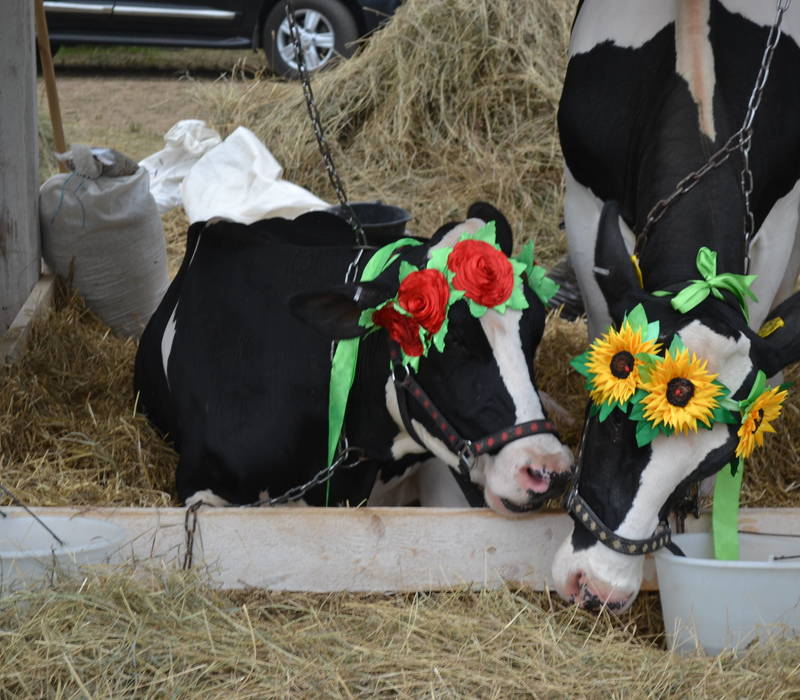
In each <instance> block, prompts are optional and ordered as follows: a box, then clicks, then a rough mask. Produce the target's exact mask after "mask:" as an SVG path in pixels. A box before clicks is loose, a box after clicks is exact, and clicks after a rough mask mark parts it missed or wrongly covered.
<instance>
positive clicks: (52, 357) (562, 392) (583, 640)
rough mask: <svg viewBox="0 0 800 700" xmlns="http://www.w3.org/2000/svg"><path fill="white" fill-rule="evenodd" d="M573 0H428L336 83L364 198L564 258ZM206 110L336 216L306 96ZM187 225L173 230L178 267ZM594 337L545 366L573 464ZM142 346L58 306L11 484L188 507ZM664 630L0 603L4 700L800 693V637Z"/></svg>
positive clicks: (62, 596)
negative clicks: (745, 646) (758, 641)
mask: <svg viewBox="0 0 800 700" xmlns="http://www.w3.org/2000/svg"><path fill="white" fill-rule="evenodd" d="M574 4H575V3H574V2H573V0H537V2H536V3H524V2H512V1H511V0H492V2H485V1H483V0H440V1H437V2H425V1H424V0H408V1H407V3H406V4H405V5H404V6H403V7H402V8H401V10H400V11H399V13H398V14H397V16H396V17H395V18H394V20H393V21H392V23H391V24H390V25H389V26H388V27H387V28H386V29H385V30H383V31H382V32H381V33H380V34H379V35H378V36H376V37H374V38H373V39H372V40H371V41H370V42H369V43H368V44H367V45H366V47H365V48H364V50H363V51H362V52H361V54H360V55H359V56H357V57H356V58H354V59H352V60H350V61H348V62H347V63H345V64H343V65H341V66H339V67H338V68H337V69H335V70H333V71H329V72H328V73H326V74H324V75H321V76H318V77H316V78H315V81H314V85H315V91H316V94H317V98H318V101H319V106H320V111H321V113H322V118H323V121H324V124H325V126H326V129H327V132H328V135H329V138H330V141H331V145H332V148H333V152H334V157H335V160H336V162H337V164H338V167H339V170H340V172H341V175H342V178H343V179H344V181H345V185H346V187H347V189H348V192H349V195H350V198H351V200H367V199H376V198H380V199H383V200H384V201H387V202H390V203H395V204H400V205H402V206H404V207H406V208H407V209H409V210H410V211H411V212H412V213H413V215H414V217H415V218H414V222H413V224H412V227H413V230H414V231H416V232H419V233H425V234H427V233H430V232H432V231H433V230H435V228H436V227H438V226H439V225H440V224H441V223H442V222H444V221H446V220H448V219H452V218H456V217H459V216H462V215H463V212H464V211H465V209H466V207H467V206H468V205H469V203H471V202H472V201H473V200H475V199H485V200H487V201H490V202H493V203H494V204H496V205H497V206H498V207H499V208H500V209H501V210H502V211H504V212H505V213H506V214H507V216H508V217H509V219H510V221H511V224H512V227H513V228H514V230H515V231H516V234H517V241H518V243H521V242H522V241H524V240H527V239H533V240H535V241H536V246H537V251H538V255H539V257H540V258H541V259H542V260H543V261H544V262H545V263H548V264H551V263H553V262H554V261H555V260H557V259H558V257H559V256H560V255H562V254H563V251H564V242H563V236H562V235H561V233H560V232H559V222H560V216H561V215H560V207H561V196H562V169H561V164H560V153H559V149H558V142H557V137H556V132H555V107H556V104H557V100H558V95H559V91H560V79H561V76H562V74H563V69H564V50H565V48H564V47H565V45H566V40H567V36H568V32H569V26H570V21H571V15H572V12H573V10H574ZM203 99H204V100H206V101H207V102H208V103H209V104H211V105H212V107H213V108H214V111H215V113H216V122H217V123H216V126H217V127H218V128H220V129H221V130H222V131H223V132H225V131H230V130H231V129H232V128H233V127H235V126H236V125H238V124H245V125H247V126H249V127H250V128H252V129H254V130H255V131H256V132H257V133H258V135H259V136H260V137H262V139H263V140H264V141H265V143H267V145H268V146H269V147H270V149H271V150H273V152H274V153H275V155H276V156H277V157H278V159H279V160H280V161H281V162H283V163H284V165H285V166H286V177H287V178H288V179H290V180H292V181H294V182H297V183H299V184H302V185H304V186H306V187H308V188H310V189H311V190H312V191H314V192H316V193H319V194H320V195H321V196H323V197H327V198H329V199H331V200H333V193H332V190H331V188H330V185H329V184H328V182H327V179H326V176H325V173H324V170H323V168H322V167H321V165H320V159H319V154H318V151H317V148H316V144H315V142H314V140H313V135H312V131H311V129H310V127H309V124H308V120H307V115H306V112H305V106H304V104H303V100H302V96H301V93H300V90H299V89H298V86H297V85H294V84H286V83H281V82H269V81H259V80H255V81H244V82H243V81H232V82H229V83H223V84H218V85H215V86H213V87H212V88H204V95H203ZM185 227H186V221H185V219H184V218H183V216H182V214H180V213H172V214H170V215H167V216H166V217H165V229H166V232H167V243H168V249H169V251H170V257H171V261H172V268H173V271H174V270H175V269H176V267H177V264H178V262H179V259H180V256H181V254H182V250H183V235H184V231H185ZM585 333H586V331H585V326H584V324H583V323H581V322H577V323H570V322H567V321H564V320H562V319H560V318H558V317H557V316H553V317H551V318H550V319H549V321H548V326H547V330H546V333H545V338H544V342H543V343H542V346H541V348H540V351H539V356H538V360H537V368H538V377H539V381H540V384H541V387H542V388H543V389H544V390H545V391H547V392H548V393H549V394H550V395H551V396H552V397H553V398H554V399H555V400H556V401H558V402H559V403H560V404H561V405H562V406H563V407H564V409H565V410H566V414H567V415H568V416H569V415H571V416H573V417H574V420H572V421H570V420H569V419H565V418H564V417H561V416H556V420H557V422H558V423H559V430H560V431H561V433H562V435H563V436H564V437H565V439H566V440H567V441H568V442H569V444H571V445H572V446H573V447H575V445H576V442H577V436H578V431H579V428H580V425H579V423H580V416H582V413H583V406H584V402H585V393H584V390H583V387H582V380H581V379H580V377H578V376H577V375H576V374H575V373H574V372H573V371H572V370H570V369H569V366H568V360H569V358H570V357H571V356H573V355H575V354H578V353H579V352H581V351H582V350H583V348H584V345H585ZM134 353H135V346H134V344H133V343H132V342H129V341H122V340H120V339H118V338H115V337H113V336H112V335H110V333H109V332H108V330H107V329H106V328H105V327H104V326H103V325H102V324H101V323H100V322H99V321H98V320H97V319H96V318H94V317H93V316H92V314H90V313H89V312H87V311H86V310H85V309H84V308H83V307H82V305H81V303H80V301H79V300H78V299H76V298H74V297H69V295H68V294H67V295H65V294H62V295H61V296H60V302H59V305H58V308H57V309H56V311H55V312H54V313H53V314H52V315H51V316H50V318H48V319H47V320H46V321H45V322H43V323H39V324H37V326H36V327H35V331H34V334H33V339H32V343H31V346H30V350H29V352H28V353H27V354H26V355H25V356H24V357H23V358H22V360H21V361H20V362H19V363H18V364H16V365H14V366H12V367H10V368H7V369H5V370H2V372H0V479H2V483H3V484H4V485H5V486H7V487H9V488H11V489H12V490H14V491H15V492H16V493H17V494H18V496H19V497H20V498H21V499H22V500H23V501H24V502H26V503H29V504H31V505H75V504H89V503H93V504H103V505H110V504H126V505H139V506H152V505H167V504H170V503H172V498H173V496H172V470H173V467H174V463H175V455H174V453H173V452H172V451H171V450H170V449H169V447H168V446H166V445H165V444H164V443H163V442H162V441H161V440H160V439H159V438H158V437H157V436H156V435H155V434H154V432H153V431H152V429H151V428H150V427H149V425H148V424H147V422H146V421H145V420H144V419H142V418H141V417H140V416H137V415H136V414H135V410H134V408H135V406H134V397H133V396H132V364H133V356H134ZM797 374H798V371H797V370H796V369H795V370H792V371H791V372H790V376H789V379H790V380H791V379H796V377H797ZM799 415H800V398H798V396H797V392H795V394H794V395H793V397H792V398H791V399H790V401H789V404H788V405H787V407H786V409H785V415H784V418H783V420H782V422H781V423H780V429H779V430H780V432H779V434H778V435H777V436H772V437H771V438H770V440H769V445H770V448H769V449H768V450H763V451H762V454H760V455H759V456H757V457H756V458H754V459H752V460H751V461H750V463H749V464H748V466H747V480H746V484H745V492H744V497H743V502H744V503H745V504H747V505H753V506H798V505H800V477H798V474H797V472H798V470H797V467H796V454H797V450H796V446H797V445H796V442H797V440H798V436H800V417H799ZM0 504H2V502H0ZM660 632H661V621H660V613H659V611H658V603H657V598H655V597H654V596H652V595H643V596H641V597H640V600H639V601H638V602H637V604H636V607H635V609H634V612H633V613H631V614H630V615H628V616H625V617H624V618H623V619H622V620H621V621H612V620H609V619H608V618H607V617H606V616H604V615H601V616H600V618H599V619H598V618H597V617H596V616H594V615H587V614H584V613H581V612H578V611H576V610H574V609H571V608H569V607H566V606H563V605H562V604H561V603H559V602H557V601H551V600H550V599H549V598H548V597H547V596H546V595H536V594H532V593H529V592H518V591H500V592H491V593H489V592H487V593H482V594H478V593H458V592H454V593H442V594H431V595H417V596H410V597H409V596H373V597H364V596H354V595H337V596H325V597H320V596H304V595H270V594H265V593H257V592H249V593H239V594H226V593H221V592H214V591H212V590H210V589H209V588H208V587H207V586H206V585H204V583H203V581H202V580H200V579H198V578H197V577H196V576H194V575H190V574H180V573H165V572H160V573H155V574H153V575H152V577H149V578H141V577H140V578H131V577H130V576H128V575H127V574H125V573H123V574H112V575H109V576H107V577H105V576H102V575H96V576H92V577H90V578H88V579H86V581H84V582H83V583H81V584H65V585H63V586H61V587H56V588H54V589H50V590H43V591H34V592H30V593H25V594H19V595H15V596H14V597H11V598H7V599H5V600H3V601H0V636H2V638H3V639H2V643H0V696H3V697H17V696H48V697H73V696H82V697H83V696H94V695H99V696H113V697H124V696H136V697H149V696H170V697H185V696H193V697H195V696H197V695H198V694H200V693H202V695H203V696H204V697H206V696H207V697H223V696H224V697H229V696H231V695H237V696H243V697H247V696H253V697H268V696H275V695H281V696H285V695H289V694H292V695H297V696H320V695H333V696H352V695H367V694H369V695H372V694H380V695H400V696H419V695H422V694H431V695H433V696H439V695H451V696H465V695H466V696H475V695H479V696H489V697H495V696H503V697H505V696H510V695H521V694H532V695H534V696H543V697H553V696H563V695H570V696H575V697H597V696H598V695H600V694H603V695H608V696H612V697H620V696H629V695H632V696H651V695H653V696H662V697H687V696H688V697H722V696H728V695H737V696H747V697H761V696H765V695H769V696H770V697H800V667H798V659H800V642H791V643H788V642H787V643H785V644H782V645H780V646H779V647H776V648H772V649H766V650H760V651H756V650H754V651H751V652H748V653H747V654H745V655H744V656H743V657H741V658H739V659H736V660H733V659H731V658H728V657H721V658H720V659H717V660H711V661H709V660H705V659H700V658H697V659H676V658H673V657H671V656H670V655H667V654H665V653H664V652H663V651H661V641H660Z"/></svg>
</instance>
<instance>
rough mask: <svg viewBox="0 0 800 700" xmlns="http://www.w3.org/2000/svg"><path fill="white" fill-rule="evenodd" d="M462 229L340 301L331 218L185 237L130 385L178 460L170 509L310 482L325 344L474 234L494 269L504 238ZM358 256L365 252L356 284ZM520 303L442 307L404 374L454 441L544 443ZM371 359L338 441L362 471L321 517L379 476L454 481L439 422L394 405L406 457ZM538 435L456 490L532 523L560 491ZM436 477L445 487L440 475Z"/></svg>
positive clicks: (340, 487)
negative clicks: (527, 516) (435, 472)
mask: <svg viewBox="0 0 800 700" xmlns="http://www.w3.org/2000/svg"><path fill="white" fill-rule="evenodd" d="M469 217H470V218H469V219H467V220H466V221H464V222H462V223H458V224H449V225H446V226H444V227H442V228H441V229H440V230H439V231H438V232H437V233H436V234H435V235H434V236H433V237H432V238H431V239H430V240H426V239H417V240H420V241H422V244H421V245H417V246H413V247H412V246H409V247H402V248H399V249H398V258H397V260H395V261H394V262H393V263H392V264H391V265H390V266H389V267H388V268H387V269H386V271H385V272H384V273H383V274H381V275H380V276H379V277H377V278H376V279H375V281H374V282H369V283H359V284H351V285H345V286H343V285H342V280H343V279H344V277H345V271H346V270H347V268H348V265H349V264H350V263H351V261H352V260H353V258H354V248H353V244H352V241H353V233H352V231H351V230H350V228H349V227H348V225H347V224H345V223H344V222H343V221H342V220H341V219H339V218H337V217H335V216H333V215H331V214H327V213H324V212H313V213H309V214H305V215H303V216H301V217H299V218H298V219H296V220H294V221H288V220H285V219H269V220H265V221H259V222H256V223H254V224H252V225H249V226H245V225H242V224H236V223H231V222H226V221H223V222H215V223H197V224H194V225H192V226H191V228H190V229H189V233H188V242H187V249H186V254H185V257H184V260H183V263H182V265H181V268H180V270H179V272H178V274H177V276H176V278H175V280H174V281H173V282H172V284H171V286H170V287H169V290H168V291H167V293H166V296H165V297H164V300H163V302H162V303H161V305H160V307H159V308H158V310H157V311H156V313H155V314H154V316H153V317H152V319H151V321H150V323H149V325H148V326H147V328H146V330H145V332H144V334H143V336H142V339H141V342H140V346H139V350H138V354H137V358H136V372H135V386H136V390H137V391H138V392H139V394H140V405H141V407H142V408H143V410H144V412H145V413H146V414H147V415H148V417H149V418H150V419H151V420H152V422H153V423H154V424H155V425H156V426H157V427H158V428H159V429H160V430H161V431H162V432H163V433H165V434H167V435H168V436H169V437H170V438H171V439H172V441H173V442H174V444H175V446H176V448H177V450H178V451H179V453H180V458H179V462H178V466H177V491H178V496H179V498H180V499H181V500H182V501H184V502H187V503H191V502H194V501H196V500H200V499H202V500H203V501H204V502H206V503H211V504H220V505H223V504H225V503H234V504H245V503H250V502H253V501H255V500H256V499H258V498H259V497H262V498H263V497H265V495H266V494H269V495H271V496H273V497H274V496H278V495H280V494H283V493H284V492H285V491H287V490H288V489H289V488H291V487H294V486H297V485H299V484H303V483H305V482H306V481H308V480H309V479H310V478H311V477H312V476H313V475H314V474H315V473H316V472H317V471H318V470H319V469H320V468H321V467H322V466H324V464H325V462H326V452H327V450H326V448H327V435H328V386H329V380H330V372H331V358H330V351H331V339H332V338H345V337H352V336H356V335H360V334H363V333H364V330H365V329H364V328H362V327H361V326H360V325H359V324H358V319H359V316H360V314H361V311H362V310H363V309H364V308H367V307H375V306H376V305H377V304H378V303H380V302H381V301H383V300H385V299H387V298H390V297H392V296H394V295H395V294H396V293H397V291H398V267H399V265H400V263H401V262H402V261H405V262H407V263H411V264H412V265H415V266H417V267H420V266H421V267H424V265H425V263H426V261H427V260H428V257H429V255H431V254H432V253H433V252H434V251H436V250H437V249H439V248H441V247H443V246H452V245H453V244H454V243H455V242H456V241H457V240H458V238H459V236H460V235H461V234H463V233H464V232H466V231H473V232H474V231H476V230H477V229H479V228H480V227H481V226H482V225H483V224H484V222H485V221H488V220H493V221H495V222H496V226H497V243H498V244H499V245H500V247H501V248H502V250H503V251H504V253H505V254H506V255H510V253H511V246H512V239H511V230H510V228H509V226H508V224H507V222H506V221H505V219H504V218H503V216H502V215H501V214H500V213H499V212H498V211H497V210H495V209H494V208H493V207H491V206H489V205H487V204H480V203H479V204H475V205H473V206H472V207H471V208H470V210H469ZM372 254H374V250H369V251H367V254H366V255H365V258H364V259H363V260H362V262H361V265H362V269H363V265H364V263H365V262H366V260H367V259H368V258H369V256H371V255H372ZM316 290H324V291H322V292H319V293H316ZM525 294H526V298H527V300H528V302H529V306H528V308H526V309H524V310H520V311H515V310H512V309H508V310H506V311H505V313H498V312H497V311H495V310H490V311H488V312H487V313H486V314H485V315H483V316H482V317H481V318H475V317H473V315H471V314H470V313H469V311H468V307H467V303H466V301H458V302H456V303H454V304H453V306H452V307H451V308H450V314H449V330H448V333H447V336H446V345H445V348H444V352H439V351H436V350H433V349H432V350H431V351H430V352H429V353H428V355H427V356H426V357H423V358H421V360H420V364H419V369H418V372H415V373H414V375H415V378H416V380H417V382H418V384H419V386H420V387H421V388H422V389H423V390H424V392H425V393H426V394H427V396H428V397H429V399H430V401H431V402H432V404H433V406H434V407H436V408H438V410H439V411H440V412H441V414H442V416H444V418H445V419H446V421H447V422H449V424H450V426H452V428H454V429H455V431H456V432H457V433H459V434H460V436H461V437H463V438H464V439H468V440H475V441H477V440H479V439H480V438H484V437H488V436H491V435H492V434H493V433H495V432H497V431H503V430H504V429H506V428H510V427H515V426H517V425H518V424H522V423H527V424H528V426H530V425H533V422H540V423H541V424H542V425H549V426H552V424H549V422H548V421H547V419H546V415H545V412H544V410H543V408H542V404H541V401H540V398H539V395H538V393H537V390H536V387H535V384H534V377H533V367H532V361H533V356H534V352H535V350H536V347H537V344H538V343H539V340H540V338H541V334H542V330H543V326H544V318H545V311H544V307H543V305H542V303H541V302H540V301H539V299H538V298H537V296H536V295H535V294H534V293H533V292H532V291H531V289H529V288H528V287H527V285H525ZM290 306H291V307H292V308H291V309H290ZM301 317H302V319H303V320H300V318H301ZM312 325H313V326H315V327H312ZM321 330H322V331H323V332H320V331H321ZM387 341H388V337H387V332H386V331H385V330H383V329H381V330H380V331H379V332H376V333H372V334H370V335H368V336H366V337H364V338H363V339H362V341H361V343H360V349H359V354H358V362H357V366H356V371H355V383H354V385H353V388H352V391H351V393H350V398H349V402H348V404H347V410H346V416H345V432H346V435H347V438H348V440H349V444H350V445H352V446H357V447H359V448H361V449H363V450H364V452H365V453H366V455H367V457H368V458H369V459H368V460H367V461H366V462H364V463H362V464H360V465H359V466H358V467H357V468H354V469H350V470H340V471H339V472H337V473H336V475H335V476H334V478H333V479H332V481H331V487H330V488H331V490H330V494H329V502H330V503H331V504H347V503H349V504H351V505H358V504H359V503H362V502H365V501H366V500H367V499H368V497H369V496H370V493H371V490H372V489H373V485H374V484H375V482H376V476H377V475H378V474H379V473H381V474H383V477H384V480H386V478H387V475H389V476H391V475H393V474H398V473H400V472H402V471H403V469H404V468H405V466H406V465H407V464H408V463H409V462H410V461H415V462H416V461H421V460H425V459H427V458H430V457H431V455H433V456H435V457H437V458H439V459H440V460H442V461H443V462H444V463H445V464H446V465H449V467H450V468H451V469H453V470H455V469H456V467H457V466H458V463H459V460H458V457H457V455H456V454H455V452H454V450H453V449H452V448H451V447H450V444H449V443H448V442H447V441H446V440H445V439H444V434H443V432H442V430H441V429H440V426H439V423H440V422H441V421H438V422H437V421H436V420H434V417H433V416H434V415H435V414H436V412H435V410H434V411H431V410H427V411H426V410H425V408H424V406H423V403H424V402H423V401H415V400H413V399H411V400H409V401H408V402H407V404H408V417H409V422H410V425H411V426H412V432H414V433H416V439H415V438H414V437H412V435H411V434H409V431H407V429H406V427H404V426H405V425H406V423H404V421H403V419H402V416H401V411H400V407H399V405H398V396H397V392H396V389H395V386H394V384H393V382H392V377H391V376H390V348H389V343H388V342H387ZM403 371H404V370H403ZM526 430H528V428H527V427H526ZM536 432H537V431H536V430H533V429H530V430H528V432H526V433H525V434H524V435H523V436H522V437H521V438H520V439H514V440H513V441H512V440H504V441H501V440H500V439H499V438H498V440H497V449H490V450H488V451H487V452H486V453H485V454H482V455H481V456H479V457H477V459H476V460H475V462H474V468H473V469H472V471H471V472H470V478H471V480H472V482H473V483H474V484H476V485H477V486H478V490H477V493H478V495H479V496H480V494H481V490H482V493H483V495H484V496H485V499H486V502H487V503H488V504H489V505H490V506H491V507H492V508H494V509H495V510H496V511H498V512H500V513H503V514H506V515H511V514H515V513H519V512H524V511H528V510H531V509H533V508H536V507H538V506H539V505H541V503H542V502H543V501H544V500H545V499H546V498H548V497H550V496H551V495H553V494H554V493H556V492H557V491H558V490H559V489H561V488H563V486H564V485H565V484H566V481H567V478H568V475H569V473H570V470H571V466H572V455H571V453H570V451H569V450H568V449H567V448H566V447H564V446H563V445H562V444H561V442H560V441H559V440H558V438H557V437H556V436H555V434H554V433H553V432H540V433H539V434H535V433H536ZM417 440H419V442H418V441H417ZM493 442H494V441H493ZM440 469H442V470H443V471H444V472H445V473H446V474H447V478H449V479H450V480H451V481H452V478H451V477H450V476H449V470H448V469H447V467H446V466H444V465H440ZM440 481H441V480H440ZM427 482H428V483H431V478H430V475H428V477H427ZM325 500H326V494H325V487H321V486H320V487H316V488H314V489H312V490H310V491H309V492H308V493H307V494H306V495H305V498H304V501H305V503H307V504H309V505H321V504H323V503H324V502H325Z"/></svg>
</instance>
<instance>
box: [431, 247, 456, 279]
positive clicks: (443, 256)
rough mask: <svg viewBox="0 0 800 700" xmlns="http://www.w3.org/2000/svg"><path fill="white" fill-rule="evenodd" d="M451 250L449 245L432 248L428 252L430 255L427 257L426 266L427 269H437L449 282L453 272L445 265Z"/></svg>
mask: <svg viewBox="0 0 800 700" xmlns="http://www.w3.org/2000/svg"><path fill="white" fill-rule="evenodd" d="M452 252H453V249H452V248H449V247H447V248H436V249H434V250H432V251H431V252H430V254H429V255H430V257H429V258H428V264H427V265H426V268H427V269H429V270H439V272H441V273H442V274H443V275H444V276H445V278H446V279H447V281H448V282H449V281H450V278H451V277H452V276H453V273H452V272H451V271H450V268H448V267H447V258H448V256H449V255H450V253H452Z"/></svg>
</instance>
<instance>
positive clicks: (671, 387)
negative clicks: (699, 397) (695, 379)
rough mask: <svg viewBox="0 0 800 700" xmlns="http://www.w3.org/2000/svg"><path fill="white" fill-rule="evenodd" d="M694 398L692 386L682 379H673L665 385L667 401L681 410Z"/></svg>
mask: <svg viewBox="0 0 800 700" xmlns="http://www.w3.org/2000/svg"><path fill="white" fill-rule="evenodd" d="M692 396H694V384H692V383H691V382H690V381H689V380H688V379H685V378H684V377H675V378H674V379H670V380H669V384H667V401H669V402H670V403H671V404H672V405H673V406H678V407H679V408H683V407H684V406H685V405H686V404H687V403H689V401H691V400H692Z"/></svg>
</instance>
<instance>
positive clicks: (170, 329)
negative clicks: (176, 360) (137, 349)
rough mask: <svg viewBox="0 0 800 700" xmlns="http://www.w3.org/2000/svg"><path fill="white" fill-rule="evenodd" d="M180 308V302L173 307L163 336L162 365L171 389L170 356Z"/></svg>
mask: <svg viewBox="0 0 800 700" xmlns="http://www.w3.org/2000/svg"><path fill="white" fill-rule="evenodd" d="M177 310H178V304H177V303H176V304H175V308H174V309H172V313H171V314H170V316H169V320H168V321H167V325H166V326H164V334H163V335H162V336H161V365H162V366H163V368H164V379H166V381H167V389H169V374H167V366H168V364H169V356H170V353H172V344H173V343H174V342H175V328H176V324H175V312H176V311H177Z"/></svg>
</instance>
